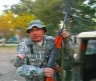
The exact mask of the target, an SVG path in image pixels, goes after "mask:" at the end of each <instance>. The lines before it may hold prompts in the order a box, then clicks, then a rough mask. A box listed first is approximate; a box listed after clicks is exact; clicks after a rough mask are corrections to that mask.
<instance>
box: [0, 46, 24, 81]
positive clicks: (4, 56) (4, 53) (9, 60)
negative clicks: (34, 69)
mask: <svg viewBox="0 0 96 81" xmlns="http://www.w3.org/2000/svg"><path fill="white" fill-rule="evenodd" d="M15 57H16V47H7V48H6V47H0V81H25V79H24V78H23V77H20V76H18V75H17V74H16V73H15V68H14V66H13V61H14V59H15Z"/></svg>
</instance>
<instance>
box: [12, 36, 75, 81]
mask: <svg viewBox="0 0 96 81" xmlns="http://www.w3.org/2000/svg"><path fill="white" fill-rule="evenodd" d="M53 41H54V38H53V37H51V36H44V41H43V44H42V46H39V45H37V44H36V43H35V42H34V41H32V40H31V38H28V39H25V40H23V41H22V42H20V44H19V45H18V49H17V57H16V59H15V61H14V66H15V67H16V73H17V74H18V75H20V76H23V77H25V79H26V81H44V75H43V68H45V67H46V61H47V60H45V58H46V56H47V55H48V54H50V51H51V49H52V47H53V46H54V43H53ZM64 47H65V49H66V51H67V52H68V54H73V46H72V45H71V43H70V41H67V42H65V43H64ZM43 62H44V64H43V66H42V67H40V65H41V64H42V63H43Z"/></svg>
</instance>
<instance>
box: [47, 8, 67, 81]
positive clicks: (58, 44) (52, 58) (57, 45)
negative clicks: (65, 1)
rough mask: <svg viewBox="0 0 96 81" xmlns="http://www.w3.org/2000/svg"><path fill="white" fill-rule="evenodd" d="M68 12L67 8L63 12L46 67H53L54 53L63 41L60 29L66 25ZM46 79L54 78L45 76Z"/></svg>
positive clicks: (51, 79) (49, 80) (52, 79)
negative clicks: (61, 21)
mask: <svg viewBox="0 0 96 81" xmlns="http://www.w3.org/2000/svg"><path fill="white" fill-rule="evenodd" d="M68 14H69V9H68V10H67V12H66V14H65V17H64V21H63V26H62V28H61V29H60V30H59V31H58V35H57V36H56V38H55V40H54V43H55V46H54V47H53V48H52V50H51V53H50V56H49V59H48V63H47V67H48V68H53V69H54V66H55V61H56V54H57V53H58V51H59V49H60V48H61V46H62V41H63V38H62V36H61V33H62V30H63V29H64V28H65V26H66V21H67V17H68ZM46 81H55V79H54V78H53V77H46Z"/></svg>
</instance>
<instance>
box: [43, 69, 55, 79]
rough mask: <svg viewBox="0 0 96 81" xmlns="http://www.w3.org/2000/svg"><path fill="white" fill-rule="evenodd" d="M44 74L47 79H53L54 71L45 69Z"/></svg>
mask: <svg viewBox="0 0 96 81" xmlns="http://www.w3.org/2000/svg"><path fill="white" fill-rule="evenodd" d="M43 74H44V75H45V76H46V77H53V74H54V70H53V69H51V68H44V69H43Z"/></svg>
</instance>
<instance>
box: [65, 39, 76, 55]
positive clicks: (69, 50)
mask: <svg viewBox="0 0 96 81" xmlns="http://www.w3.org/2000/svg"><path fill="white" fill-rule="evenodd" d="M64 50H65V51H66V53H67V54H68V55H73V54H74V50H75V46H74V44H73V42H72V41H71V39H68V40H66V41H64Z"/></svg>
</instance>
